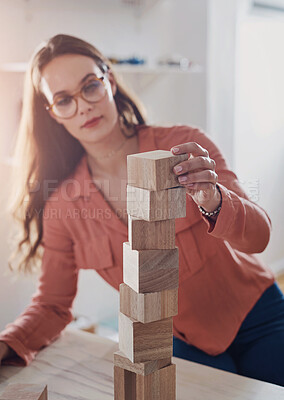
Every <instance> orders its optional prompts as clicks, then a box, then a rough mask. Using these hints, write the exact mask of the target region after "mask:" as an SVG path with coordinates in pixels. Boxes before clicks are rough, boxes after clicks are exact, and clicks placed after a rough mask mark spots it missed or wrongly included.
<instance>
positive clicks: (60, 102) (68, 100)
mask: <svg viewBox="0 0 284 400" xmlns="http://www.w3.org/2000/svg"><path fill="white" fill-rule="evenodd" d="M71 101H72V97H70V96H68V97H63V98H62V99H59V100H57V101H56V106H57V107H64V106H68V105H69V104H70V103H71Z"/></svg>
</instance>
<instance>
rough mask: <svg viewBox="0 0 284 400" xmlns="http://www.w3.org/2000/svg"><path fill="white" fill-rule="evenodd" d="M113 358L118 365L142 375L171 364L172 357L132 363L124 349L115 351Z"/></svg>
mask: <svg viewBox="0 0 284 400" xmlns="http://www.w3.org/2000/svg"><path fill="white" fill-rule="evenodd" d="M113 359H114V365H116V366H117V367H120V368H123V369H126V370H127V371H131V372H135V373H136V374H140V375H149V374H151V373H152V372H154V371H157V370H158V369H161V368H163V367H166V366H167V365H170V364H171V357H168V358H163V359H161V360H154V361H145V362H141V363H132V362H131V361H130V360H129V359H128V358H127V357H126V355H125V354H124V353H123V352H122V351H117V352H115V353H114V357H113Z"/></svg>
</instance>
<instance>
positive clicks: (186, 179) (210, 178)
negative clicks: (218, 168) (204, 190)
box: [178, 169, 218, 186]
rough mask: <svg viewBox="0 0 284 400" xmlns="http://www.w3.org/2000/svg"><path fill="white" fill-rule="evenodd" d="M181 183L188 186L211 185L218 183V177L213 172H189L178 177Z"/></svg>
mask: <svg viewBox="0 0 284 400" xmlns="http://www.w3.org/2000/svg"><path fill="white" fill-rule="evenodd" d="M178 181H179V183H181V184H182V185H184V186H185V185H188V184H192V183H207V182H208V183H211V184H215V183H217V181H218V175H217V174H216V172H214V171H212V170H208V169H207V170H205V171H200V172H189V173H186V174H184V175H181V176H179V177H178Z"/></svg>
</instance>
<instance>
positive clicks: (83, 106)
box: [77, 96, 93, 115]
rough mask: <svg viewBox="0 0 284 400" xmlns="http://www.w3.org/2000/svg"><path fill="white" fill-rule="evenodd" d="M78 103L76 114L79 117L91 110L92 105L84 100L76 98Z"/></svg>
mask: <svg viewBox="0 0 284 400" xmlns="http://www.w3.org/2000/svg"><path fill="white" fill-rule="evenodd" d="M77 101H78V113H79V114H80V115H82V114H85V113H86V112H89V111H91V110H92V109H93V105H92V104H90V103H88V102H87V101H86V100H84V99H82V98H81V97H79V96H78V97H77Z"/></svg>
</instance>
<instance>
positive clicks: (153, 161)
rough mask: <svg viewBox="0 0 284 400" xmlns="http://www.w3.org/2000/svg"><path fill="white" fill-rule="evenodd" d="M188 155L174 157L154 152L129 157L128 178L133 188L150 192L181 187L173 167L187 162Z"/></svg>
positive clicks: (163, 152)
mask: <svg viewBox="0 0 284 400" xmlns="http://www.w3.org/2000/svg"><path fill="white" fill-rule="evenodd" d="M187 159H188V155H187V154H181V155H178V156H174V155H173V154H172V153H171V152H170V151H165V150H154V151H148V152H145V153H138V154H130V155H128V156H127V176H128V183H129V185H131V186H136V187H140V188H143V189H149V190H162V189H169V188H172V187H175V186H180V183H179V181H178V179H177V176H176V175H175V174H174V172H173V167H174V166H175V165H176V164H179V163H180V162H182V161H184V160H187Z"/></svg>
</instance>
